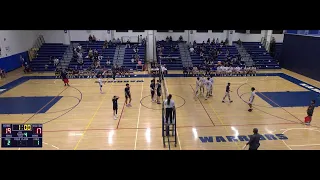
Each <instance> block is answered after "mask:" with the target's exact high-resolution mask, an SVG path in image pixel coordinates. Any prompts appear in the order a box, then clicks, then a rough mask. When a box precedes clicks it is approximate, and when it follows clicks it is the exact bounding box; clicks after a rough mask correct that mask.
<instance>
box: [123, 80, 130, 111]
mask: <svg viewBox="0 0 320 180" xmlns="http://www.w3.org/2000/svg"><path fill="white" fill-rule="evenodd" d="M124 96H125V97H126V106H127V107H131V93H130V86H129V84H126V88H124ZM128 99H129V104H128Z"/></svg>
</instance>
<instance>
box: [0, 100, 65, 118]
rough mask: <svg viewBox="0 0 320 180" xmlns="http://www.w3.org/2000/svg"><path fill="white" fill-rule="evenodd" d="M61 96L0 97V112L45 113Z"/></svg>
mask: <svg viewBox="0 0 320 180" xmlns="http://www.w3.org/2000/svg"><path fill="white" fill-rule="evenodd" d="M61 98H62V96H58V97H56V98H55V96H46V97H3V98H0V114H34V113H37V112H38V111H39V110H40V111H39V112H38V113H45V112H47V111H48V110H49V109H50V108H51V107H52V106H53V105H55V104H56V103H57V102H58V101H59V100H60V99H61Z"/></svg>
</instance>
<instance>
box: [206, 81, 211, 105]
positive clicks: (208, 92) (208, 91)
mask: <svg viewBox="0 0 320 180" xmlns="http://www.w3.org/2000/svg"><path fill="white" fill-rule="evenodd" d="M205 85H206V89H207V94H206V97H205V100H207V99H208V97H210V91H211V87H212V85H211V81H210V78H207V80H206V83H205Z"/></svg>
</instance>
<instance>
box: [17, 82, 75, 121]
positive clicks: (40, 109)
mask: <svg viewBox="0 0 320 180" xmlns="http://www.w3.org/2000/svg"><path fill="white" fill-rule="evenodd" d="M68 88H69V86H67V88H64V89H63V90H62V91H61V92H60V93H59V94H58V95H56V96H55V97H54V98H52V99H51V100H50V101H49V102H48V103H47V104H45V105H44V106H42V107H41V108H40V109H39V110H38V111H37V112H36V113H34V114H33V115H32V116H31V117H29V118H28V119H27V120H26V121H25V122H24V123H23V124H26V123H27V122H28V121H30V119H32V118H33V117H34V116H36V115H37V114H39V112H40V111H41V110H42V109H44V108H45V107H47V106H48V105H49V104H50V103H51V102H52V101H53V100H55V99H56V98H57V97H59V96H60V95H61V94H62V93H63V92H64V91H65V90H67V89H68Z"/></svg>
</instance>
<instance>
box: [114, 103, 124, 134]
mask: <svg viewBox="0 0 320 180" xmlns="http://www.w3.org/2000/svg"><path fill="white" fill-rule="evenodd" d="M124 106H125V102H123V106H122V110H121V114H120V117H119V120H118V124H117V128H116V129H119V125H120V121H121V118H122V115H123V110H124Z"/></svg>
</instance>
